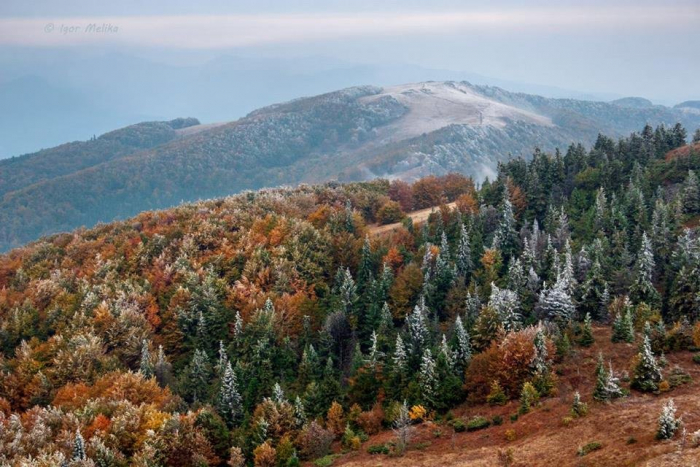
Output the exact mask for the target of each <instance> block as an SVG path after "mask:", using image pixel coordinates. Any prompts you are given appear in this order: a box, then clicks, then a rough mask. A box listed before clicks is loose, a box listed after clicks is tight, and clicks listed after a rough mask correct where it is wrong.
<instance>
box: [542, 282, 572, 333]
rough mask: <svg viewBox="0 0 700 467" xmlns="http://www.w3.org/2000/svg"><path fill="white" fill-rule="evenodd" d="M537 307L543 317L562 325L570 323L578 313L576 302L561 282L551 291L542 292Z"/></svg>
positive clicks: (544, 290)
mask: <svg viewBox="0 0 700 467" xmlns="http://www.w3.org/2000/svg"><path fill="white" fill-rule="evenodd" d="M537 306H538V308H539V310H540V313H541V314H542V316H545V317H547V318H548V319H551V320H554V321H557V322H558V323H562V324H563V323H568V322H570V321H571V320H572V319H573V317H574V314H575V313H576V307H575V306H574V302H573V300H572V299H571V296H570V295H569V294H568V292H567V291H566V289H565V288H564V283H563V282H562V281H561V280H559V281H557V282H556V283H555V284H554V287H552V288H551V289H546V288H545V289H543V290H542V291H541V292H540V297H539V300H538V303H537Z"/></svg>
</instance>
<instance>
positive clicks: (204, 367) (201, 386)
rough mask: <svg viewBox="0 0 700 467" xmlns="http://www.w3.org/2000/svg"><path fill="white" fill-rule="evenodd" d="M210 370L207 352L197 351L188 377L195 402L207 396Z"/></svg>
mask: <svg viewBox="0 0 700 467" xmlns="http://www.w3.org/2000/svg"><path fill="white" fill-rule="evenodd" d="M210 369H211V367H210V366H209V357H207V354H206V352H204V351H203V350H200V349H195V351H194V355H193V356H192V363H191V364H190V368H189V375H188V376H189V381H188V384H189V387H190V392H191V394H192V399H193V400H194V401H201V400H202V399H203V398H204V396H205V395H206V392H207V387H208V385H209V372H210Z"/></svg>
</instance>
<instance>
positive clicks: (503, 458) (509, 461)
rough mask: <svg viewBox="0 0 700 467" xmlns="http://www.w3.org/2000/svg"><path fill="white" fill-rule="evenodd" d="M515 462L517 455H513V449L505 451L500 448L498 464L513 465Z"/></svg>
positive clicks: (508, 466)
mask: <svg viewBox="0 0 700 467" xmlns="http://www.w3.org/2000/svg"><path fill="white" fill-rule="evenodd" d="M514 462H515V456H514V455H513V450H512V449H506V450H505V451H503V450H501V449H499V450H498V464H499V465H501V466H502V467H511V466H512V465H513V463H514Z"/></svg>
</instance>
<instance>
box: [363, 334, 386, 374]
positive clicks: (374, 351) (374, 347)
mask: <svg viewBox="0 0 700 467" xmlns="http://www.w3.org/2000/svg"><path fill="white" fill-rule="evenodd" d="M370 342H371V345H370V348H369V354H368V355H367V363H368V364H369V365H370V366H371V367H372V368H375V367H376V366H377V363H379V361H380V360H381V358H382V357H383V355H382V353H381V352H380V351H379V338H378V337H377V332H376V331H372V336H371V337H370Z"/></svg>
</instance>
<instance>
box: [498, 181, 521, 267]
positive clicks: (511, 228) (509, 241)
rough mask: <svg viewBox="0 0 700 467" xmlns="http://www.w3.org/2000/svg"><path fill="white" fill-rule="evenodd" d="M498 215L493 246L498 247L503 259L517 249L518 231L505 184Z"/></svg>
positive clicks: (510, 255)
mask: <svg viewBox="0 0 700 467" xmlns="http://www.w3.org/2000/svg"><path fill="white" fill-rule="evenodd" d="M499 217H500V220H499V224H498V228H497V229H496V234H495V235H494V237H493V247H494V248H498V249H499V250H500V251H501V252H502V253H503V256H504V258H505V259H510V258H512V257H513V255H514V254H515V252H516V251H517V249H518V233H517V231H516V230H515V215H514V214H513V205H512V203H511V202H510V191H509V190H508V186H507V185H506V186H504V187H503V201H502V202H501V211H500V216H499Z"/></svg>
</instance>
